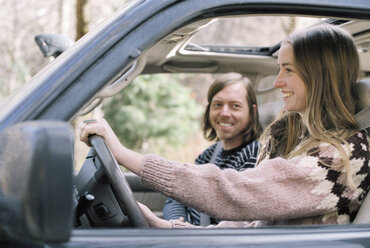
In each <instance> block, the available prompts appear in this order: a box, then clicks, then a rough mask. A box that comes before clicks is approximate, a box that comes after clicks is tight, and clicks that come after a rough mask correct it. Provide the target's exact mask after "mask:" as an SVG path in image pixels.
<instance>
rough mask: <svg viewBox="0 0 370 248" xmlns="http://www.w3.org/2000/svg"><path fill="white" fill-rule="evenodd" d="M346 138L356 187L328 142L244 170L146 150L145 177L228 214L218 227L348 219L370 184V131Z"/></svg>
mask: <svg viewBox="0 0 370 248" xmlns="http://www.w3.org/2000/svg"><path fill="white" fill-rule="evenodd" d="M348 143H349V150H348V149H347V148H346V147H345V146H344V148H345V150H346V151H347V152H348V153H349V155H350V157H349V158H350V167H351V170H352V174H353V181H354V184H355V186H356V190H351V188H350V187H349V186H347V184H346V178H347V175H346V172H345V169H344V165H343V162H342V160H341V158H340V155H339V152H338V150H337V149H336V148H335V147H333V146H332V145H330V144H327V143H322V144H320V145H319V147H318V148H319V149H320V151H319V152H316V153H311V152H310V151H309V152H310V155H308V154H302V155H300V156H296V157H294V158H291V159H283V158H280V157H277V158H273V159H269V158H268V159H264V160H263V161H261V162H260V163H259V165H258V166H257V167H256V168H252V169H248V170H244V171H241V172H238V171H236V170H233V169H224V170H221V169H220V168H218V167H217V166H215V165H212V164H205V165H202V166H197V165H194V164H188V163H185V164H183V163H178V162H175V161H170V160H167V159H164V158H161V157H158V156H154V155H148V156H146V157H145V158H144V160H143V164H142V174H141V178H142V182H143V183H144V184H146V185H148V186H150V187H152V188H154V189H156V190H158V191H161V192H163V193H164V194H166V195H167V196H169V197H171V198H174V199H177V200H180V201H181V202H183V203H184V204H186V205H188V206H191V207H193V208H195V209H198V210H200V211H202V212H204V213H207V214H209V215H211V216H215V217H216V218H219V219H223V220H229V221H226V222H221V223H220V224H219V225H218V226H216V227H249V226H261V225H297V224H346V223H350V222H351V221H352V220H353V219H354V217H355V215H356V213H357V211H358V209H359V206H360V205H361V203H362V201H363V199H364V197H365V196H366V194H367V192H368V191H369V187H370V168H369V159H370V152H369V144H368V142H367V136H366V132H364V131H360V132H358V133H357V134H355V135H354V136H352V137H350V138H349V139H348ZM322 161H325V164H326V165H325V164H323V163H322ZM327 165H330V167H329V166H327ZM189 178H190V179H189ZM214 202H217V204H214ZM256 220H258V221H256ZM241 221H244V222H241ZM252 221H254V222H252ZM172 223H173V226H174V227H181V228H184V227H195V226H192V225H191V224H189V223H184V222H180V221H172Z"/></svg>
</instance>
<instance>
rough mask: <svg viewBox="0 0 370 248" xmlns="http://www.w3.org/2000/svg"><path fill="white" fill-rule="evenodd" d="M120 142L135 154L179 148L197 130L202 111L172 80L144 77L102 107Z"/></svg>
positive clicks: (174, 80)
mask: <svg viewBox="0 0 370 248" xmlns="http://www.w3.org/2000/svg"><path fill="white" fill-rule="evenodd" d="M103 111H104V117H105V118H106V119H107V121H108V122H109V123H110V125H111V126H112V128H113V129H114V130H115V132H116V134H117V136H118V137H119V138H120V140H121V142H122V143H123V144H124V145H126V146H127V147H129V148H132V149H135V150H145V149H146V147H147V146H153V145H154V146H157V147H158V146H159V147H162V149H159V151H164V150H165V147H166V146H167V145H171V146H173V147H179V146H181V145H183V144H184V142H185V141H186V138H187V137H188V136H189V135H191V134H192V133H195V132H197V131H198V130H199V127H200V116H201V113H202V111H203V107H202V106H201V105H200V104H198V103H197V102H196V101H195V99H194V97H192V95H191V91H190V89H188V88H186V87H185V86H182V85H181V84H180V83H179V81H178V80H177V79H176V78H174V77H173V76H171V77H170V76H167V75H164V74H163V75H144V76H140V77H138V78H137V79H135V81H134V82H132V83H131V84H130V85H129V86H128V87H126V88H125V89H124V90H123V91H122V92H121V93H119V94H118V95H116V96H114V97H112V98H110V99H109V100H108V102H106V103H105V104H104V105H103Z"/></svg>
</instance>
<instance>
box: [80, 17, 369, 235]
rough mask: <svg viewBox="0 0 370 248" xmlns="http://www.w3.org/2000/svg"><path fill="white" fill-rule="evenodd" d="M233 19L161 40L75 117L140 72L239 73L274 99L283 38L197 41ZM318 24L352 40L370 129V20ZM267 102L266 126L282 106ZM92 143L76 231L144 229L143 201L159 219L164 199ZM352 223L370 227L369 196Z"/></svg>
mask: <svg viewBox="0 0 370 248" xmlns="http://www.w3.org/2000/svg"><path fill="white" fill-rule="evenodd" d="M290 17H291V16H290ZM236 18H242V17H238V16H233V17H224V18H219V19H203V20H200V21H197V22H194V23H190V24H188V25H186V26H184V27H182V28H180V29H178V30H176V31H174V32H173V33H171V34H169V35H167V36H165V37H164V38H162V39H161V40H159V41H158V42H157V43H156V44H155V45H154V46H153V47H151V48H150V49H148V50H147V51H145V52H143V53H142V54H141V55H140V56H139V57H138V59H137V60H136V61H135V62H134V63H133V64H132V65H131V67H130V68H129V69H128V70H125V71H122V72H120V73H119V75H117V76H116V77H115V79H114V80H112V82H111V83H110V84H109V85H107V86H106V87H105V88H103V89H102V90H101V91H100V92H99V93H98V94H96V95H95V96H94V98H92V99H91V101H90V102H89V103H88V104H86V105H85V107H84V108H83V109H82V110H81V111H80V113H79V115H84V114H86V113H89V112H90V111H91V110H92V109H94V108H95V107H96V106H98V105H99V104H100V103H101V102H102V101H103V99H104V98H108V97H112V96H114V95H115V94H117V93H118V92H120V91H121V90H124V88H125V87H126V86H127V85H128V84H129V83H131V82H132V81H133V80H134V79H135V78H136V77H137V76H139V75H143V74H156V73H167V74H168V73H171V74H178V73H182V74H183V73H185V74H187V73H191V74H197V73H209V74H222V73H228V72H237V73H240V74H242V75H244V76H246V77H248V78H249V79H250V80H251V82H252V83H253V85H254V87H255V90H256V93H257V95H258V96H268V95H272V96H273V95H274V94H275V93H276V91H275V90H274V89H273V87H272V82H273V79H274V77H275V76H276V74H277V72H278V67H277V52H278V50H279V48H280V41H281V39H282V38H281V37H277V38H276V39H277V40H276V43H273V44H263V45H258V44H252V45H248V44H247V45H245V44H243V45H225V44H212V41H210V43H208V44H207V43H204V41H202V43H201V42H198V41H197V37H198V35H199V34H201V33H202V32H203V31H204V30H207V28H212V27H214V25H215V24H216V23H218V22H223V21H225V20H226V21H227V20H231V19H236ZM244 18H246V17H244ZM284 18H287V17H286V16H284ZM319 22H328V23H332V24H334V25H339V26H341V27H343V28H344V29H346V30H347V31H348V32H350V33H351V34H352V35H353V37H354V39H355V41H356V44H357V47H358V52H359V55H360V62H361V75H360V76H359V82H358V87H357V89H358V98H359V111H358V114H357V117H356V118H357V120H358V122H359V124H360V126H361V128H362V129H365V128H367V129H369V128H368V127H369V121H370V120H369V118H368V117H369V116H370V114H369V105H370V21H366V20H345V19H343V20H338V19H331V18H316V20H315V22H312V23H310V24H307V25H315V24H316V23H319ZM282 37H284V36H282ZM266 99H267V100H265V102H262V104H260V107H259V108H260V110H259V112H260V115H261V116H260V118H261V122H262V124H263V126H264V127H266V126H267V125H268V124H269V123H271V121H272V120H273V119H274V118H275V117H276V115H277V114H278V113H279V112H280V110H281V106H282V105H281V103H280V102H279V100H274V99H276V98H274V97H270V98H268V97H267V98H266ZM269 99H273V100H269ZM91 143H92V144H93V148H91V149H90V151H89V153H88V155H87V156H86V160H85V162H84V164H83V166H82V168H81V170H80V171H79V172H78V174H77V175H76V177H75V188H74V195H75V197H74V198H75V208H76V211H75V215H76V218H75V223H74V226H75V228H92V227H128V226H136V227H147V223H146V221H145V220H143V216H142V215H141V212H140V211H139V209H138V206H137V204H136V200H138V201H140V202H143V203H144V204H146V205H147V206H148V207H149V208H150V209H151V210H152V211H154V212H155V213H156V214H157V215H158V216H161V211H162V207H163V203H164V201H165V199H166V197H165V196H164V195H162V194H160V193H158V192H155V191H153V190H152V189H150V188H147V187H146V186H144V185H142V184H141V182H140V179H139V178H138V177H137V176H135V175H134V174H132V173H129V172H122V171H121V170H120V168H119V165H118V164H117V162H116V161H115V160H114V158H113V157H112V155H111V154H110V153H109V151H108V149H107V148H106V146H105V144H104V142H102V140H100V139H99V137H93V138H92V140H91ZM354 223H355V224H360V223H370V198H369V196H368V197H367V198H366V200H365V201H364V203H363V206H362V208H361V210H360V212H359V214H358V215H357V217H356V219H355V221H354Z"/></svg>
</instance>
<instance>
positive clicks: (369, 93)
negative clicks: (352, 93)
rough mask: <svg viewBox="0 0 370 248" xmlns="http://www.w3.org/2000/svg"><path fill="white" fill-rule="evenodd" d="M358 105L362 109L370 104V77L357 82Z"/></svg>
mask: <svg viewBox="0 0 370 248" xmlns="http://www.w3.org/2000/svg"><path fill="white" fill-rule="evenodd" d="M356 93H357V97H358V103H357V104H358V107H359V108H360V109H359V111H360V110H362V109H364V108H366V107H368V106H370V78H366V79H363V80H361V81H359V82H357V83H356Z"/></svg>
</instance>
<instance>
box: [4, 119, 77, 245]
mask: <svg viewBox="0 0 370 248" xmlns="http://www.w3.org/2000/svg"><path fill="white" fill-rule="evenodd" d="M73 146H74V135H73V131H72V129H71V127H70V126H69V124H67V123H65V122H60V121H31V122H24V123H19V124H16V125H13V126H10V127H8V128H6V129H4V130H3V131H2V132H1V133H0V238H1V239H10V240H13V239H15V240H23V241H29V242H34V243H50V242H52V243H54V242H64V241H68V239H69V237H70V233H71V230H72V220H73V209H72V206H73V205H72V193H73V190H72V189H73V186H72V175H73V173H72V169H73V154H74V150H73Z"/></svg>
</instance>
